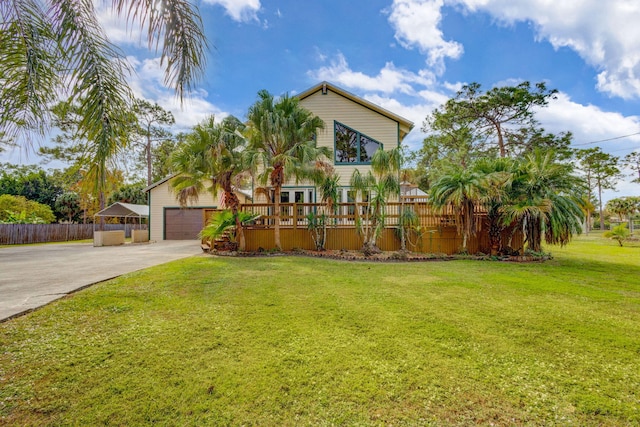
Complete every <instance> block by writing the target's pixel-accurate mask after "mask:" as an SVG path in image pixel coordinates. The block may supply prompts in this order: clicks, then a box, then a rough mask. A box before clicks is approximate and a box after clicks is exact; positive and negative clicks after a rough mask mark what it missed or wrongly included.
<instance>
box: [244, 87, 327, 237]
mask: <svg viewBox="0 0 640 427" xmlns="http://www.w3.org/2000/svg"><path fill="white" fill-rule="evenodd" d="M247 117H248V119H249V131H248V134H249V140H250V145H251V148H250V153H249V155H248V158H249V163H250V164H251V165H252V167H253V168H254V170H256V171H257V172H258V175H257V179H258V182H259V183H261V184H262V185H269V187H270V190H271V191H272V195H273V203H274V208H275V212H274V215H275V224H274V239H275V247H276V248H277V249H281V248H282V245H281V242H280V194H281V192H282V186H283V185H284V184H285V182H287V181H288V180H291V179H294V178H295V180H296V182H299V181H300V180H304V179H307V178H308V179H310V178H312V176H313V175H314V171H317V170H318V169H323V168H326V169H328V167H327V166H328V165H327V163H326V162H324V161H323V159H330V158H331V151H330V150H329V148H328V147H318V146H317V145H316V135H317V132H318V130H319V129H323V128H324V122H323V121H322V119H320V118H319V117H317V116H315V115H314V114H313V113H311V112H310V111H308V110H306V109H305V108H303V107H302V106H300V104H299V102H298V99H297V98H292V97H290V96H289V95H287V94H285V95H284V96H282V97H280V98H279V99H275V98H274V97H273V95H271V94H270V93H269V92H267V91H266V90H261V91H260V92H258V100H257V101H256V103H255V104H253V105H252V106H251V107H250V108H249V112H248V114H247Z"/></svg>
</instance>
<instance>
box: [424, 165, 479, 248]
mask: <svg viewBox="0 0 640 427" xmlns="http://www.w3.org/2000/svg"><path fill="white" fill-rule="evenodd" d="M485 186H486V178H485V176H484V175H483V174H482V173H479V172H477V171H474V170H473V169H467V168H461V167H459V166H454V167H452V168H451V169H450V170H449V171H448V172H446V173H445V174H444V175H443V176H441V177H440V178H439V179H438V180H437V181H436V182H434V183H433V185H432V186H431V188H430V191H429V200H430V201H431V203H432V205H433V207H434V209H435V210H436V211H439V212H445V211H446V210H447V209H449V208H451V209H453V212H454V217H455V223H456V229H457V232H458V234H459V235H462V248H461V250H462V251H463V252H466V251H467V241H468V240H469V238H470V237H471V236H474V235H475V234H476V231H477V228H478V221H479V217H478V216H477V215H476V213H475V210H476V207H477V206H479V205H480V204H481V203H482V202H483V201H484V197H485V192H484V189H485Z"/></svg>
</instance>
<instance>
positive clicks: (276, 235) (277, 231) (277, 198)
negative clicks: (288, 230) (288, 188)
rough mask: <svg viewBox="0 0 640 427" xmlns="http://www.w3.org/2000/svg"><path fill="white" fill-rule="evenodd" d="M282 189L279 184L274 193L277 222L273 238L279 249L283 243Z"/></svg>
mask: <svg viewBox="0 0 640 427" xmlns="http://www.w3.org/2000/svg"><path fill="white" fill-rule="evenodd" d="M281 191H282V189H281V187H280V186H279V185H277V186H276V187H275V190H274V195H273V198H274V200H273V206H274V209H275V210H276V211H275V213H274V216H275V224H274V226H273V240H274V243H275V248H276V250H278V251H281V250H282V245H281V244H280V193H281Z"/></svg>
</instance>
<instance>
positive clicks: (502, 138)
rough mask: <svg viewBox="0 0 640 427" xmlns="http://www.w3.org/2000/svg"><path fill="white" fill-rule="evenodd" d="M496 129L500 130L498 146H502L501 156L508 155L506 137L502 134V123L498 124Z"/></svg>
mask: <svg viewBox="0 0 640 427" xmlns="http://www.w3.org/2000/svg"><path fill="white" fill-rule="evenodd" d="M495 126H496V130H497V131H498V148H500V157H507V150H505V148H504V137H503V136H502V129H501V128H500V124H496V125H495Z"/></svg>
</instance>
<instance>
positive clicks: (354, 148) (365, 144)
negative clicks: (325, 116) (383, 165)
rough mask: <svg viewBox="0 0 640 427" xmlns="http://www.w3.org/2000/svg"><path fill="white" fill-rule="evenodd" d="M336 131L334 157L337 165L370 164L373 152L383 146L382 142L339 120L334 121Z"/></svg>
mask: <svg viewBox="0 0 640 427" xmlns="http://www.w3.org/2000/svg"><path fill="white" fill-rule="evenodd" d="M334 132H335V157H334V158H335V163H336V164H337V165H339V164H354V163H355V164H370V163H371V159H372V158H373V153H375V152H376V150H377V149H378V148H380V147H382V144H381V143H379V142H378V141H376V140H374V139H371V138H369V137H368V136H366V135H365V134H363V133H360V132H358V131H357V130H354V129H351V128H350V127H347V126H345V125H343V124H342V123H339V122H334Z"/></svg>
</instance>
